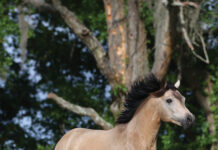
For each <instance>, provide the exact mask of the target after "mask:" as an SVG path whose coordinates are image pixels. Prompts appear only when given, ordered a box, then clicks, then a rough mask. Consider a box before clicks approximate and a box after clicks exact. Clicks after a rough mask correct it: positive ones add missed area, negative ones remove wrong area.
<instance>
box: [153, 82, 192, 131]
mask: <svg viewBox="0 0 218 150" xmlns="http://www.w3.org/2000/svg"><path fill="white" fill-rule="evenodd" d="M178 87H179V81H177V83H176V84H175V85H173V84H170V83H167V85H166V87H164V88H163V91H157V92H155V93H154V95H158V94H161V95H162V96H157V100H158V101H159V102H158V103H157V105H158V107H157V108H158V112H159V116H160V119H161V120H162V121H164V122H172V123H174V124H176V125H179V126H182V127H183V128H185V129H186V128H188V127H189V126H191V125H192V124H193V123H194V120H195V117H194V115H193V114H192V113H191V112H190V111H189V110H188V109H187V107H186V106H185V97H184V96H183V95H182V94H181V93H180V92H179V91H178ZM158 92H160V93H158Z"/></svg>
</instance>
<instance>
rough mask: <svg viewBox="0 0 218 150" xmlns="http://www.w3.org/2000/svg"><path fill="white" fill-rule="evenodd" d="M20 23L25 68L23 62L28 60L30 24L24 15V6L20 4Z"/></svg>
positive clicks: (22, 58)
mask: <svg viewBox="0 0 218 150" xmlns="http://www.w3.org/2000/svg"><path fill="white" fill-rule="evenodd" d="M18 24H19V29H20V44H19V47H20V50H21V61H22V62H21V69H23V64H24V62H25V60H26V47H27V40H28V31H29V25H28V23H27V22H26V21H25V15H24V7H23V6H21V5H19V6H18Z"/></svg>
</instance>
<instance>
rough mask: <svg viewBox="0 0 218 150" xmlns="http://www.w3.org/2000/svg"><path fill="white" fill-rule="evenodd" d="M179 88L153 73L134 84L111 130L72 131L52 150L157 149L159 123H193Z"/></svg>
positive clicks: (192, 116)
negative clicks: (160, 79)
mask: <svg viewBox="0 0 218 150" xmlns="http://www.w3.org/2000/svg"><path fill="white" fill-rule="evenodd" d="M178 87H179V82H177V83H176V84H175V85H173V84H171V83H169V82H165V83H163V82H160V81H159V80H158V79H157V78H156V77H155V76H154V75H153V74H150V75H149V76H148V77H146V78H144V79H141V80H138V81H136V82H134V83H133V85H132V87H131V90H130V91H129V92H128V94H127V96H126V100H125V104H124V106H125V109H124V111H123V112H122V113H121V115H120V116H119V118H118V119H117V121H116V125H115V127H114V128H112V129H110V130H91V129H83V128H76V129H72V130H70V131H69V132H68V133H66V134H65V135H64V136H63V137H62V138H61V139H60V141H59V142H58V143H57V145H56V147H55V150H156V142H157V134H158V130H159V128H160V125H161V122H171V123H174V124H176V125H179V126H182V127H183V128H187V127H189V126H191V125H192V124H193V122H194V119H195V117H194V115H193V114H192V113H191V112H190V111H189V110H188V109H187V108H186V106H185V97H184V96H182V95H181V94H180V92H179V91H178Z"/></svg>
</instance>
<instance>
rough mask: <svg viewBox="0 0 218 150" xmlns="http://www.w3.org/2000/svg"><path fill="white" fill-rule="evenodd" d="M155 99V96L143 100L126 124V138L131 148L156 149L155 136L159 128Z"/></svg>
mask: <svg viewBox="0 0 218 150" xmlns="http://www.w3.org/2000/svg"><path fill="white" fill-rule="evenodd" d="M156 101H157V99H155V98H154V99H153V98H151V99H148V100H145V103H143V104H141V106H140V107H139V108H138V110H137V111H136V113H135V115H134V117H133V118H132V120H131V121H130V122H129V123H128V125H127V140H128V142H130V143H132V144H133V149H137V150H156V139H157V138H156V137H157V134H158V130H159V128H160V117H159V114H158V110H157V109H156V107H157V103H156Z"/></svg>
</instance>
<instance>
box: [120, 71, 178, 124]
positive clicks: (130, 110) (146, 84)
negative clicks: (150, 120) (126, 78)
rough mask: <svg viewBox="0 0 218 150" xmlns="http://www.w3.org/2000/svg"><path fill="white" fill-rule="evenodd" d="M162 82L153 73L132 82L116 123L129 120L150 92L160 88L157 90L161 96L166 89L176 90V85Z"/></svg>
mask: <svg viewBox="0 0 218 150" xmlns="http://www.w3.org/2000/svg"><path fill="white" fill-rule="evenodd" d="M164 84H165V83H164V82H161V81H159V80H158V79H157V78H156V77H155V75H154V74H150V75H149V76H147V77H145V78H143V79H141V80H138V81H136V82H134V83H133V85H132V86H131V90H130V91H129V92H128V94H127V96H126V99H125V104H124V107H125V110H124V111H123V112H122V113H121V115H120V116H119V118H118V119H117V121H116V123H117V124H122V123H127V122H129V121H130V120H131V119H132V117H133V115H134V114H135V112H136V110H137V108H138V107H139V106H140V104H141V103H142V102H143V101H144V100H145V99H146V98H147V97H148V96H149V95H150V94H151V93H154V92H157V91H159V90H161V91H162V92H159V96H162V95H163V94H164V93H165V91H167V90H168V89H172V90H176V87H175V86H174V85H173V84H171V83H169V82H167V84H166V85H164ZM160 93H161V94H160Z"/></svg>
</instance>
